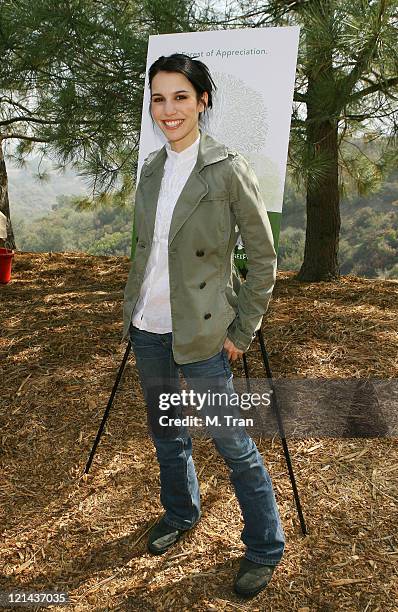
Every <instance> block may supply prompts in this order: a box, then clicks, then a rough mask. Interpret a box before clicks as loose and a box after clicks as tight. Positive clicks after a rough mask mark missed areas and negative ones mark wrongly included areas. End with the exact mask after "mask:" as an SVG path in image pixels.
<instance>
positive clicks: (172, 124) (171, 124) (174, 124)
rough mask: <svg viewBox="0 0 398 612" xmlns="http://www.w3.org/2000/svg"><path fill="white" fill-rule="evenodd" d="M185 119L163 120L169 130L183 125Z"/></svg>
mask: <svg viewBox="0 0 398 612" xmlns="http://www.w3.org/2000/svg"><path fill="white" fill-rule="evenodd" d="M183 121H184V119H169V120H163V121H162V123H163V125H164V126H165V127H166V128H167V129H168V130H176V129H177V128H179V127H180V125H182V123H183Z"/></svg>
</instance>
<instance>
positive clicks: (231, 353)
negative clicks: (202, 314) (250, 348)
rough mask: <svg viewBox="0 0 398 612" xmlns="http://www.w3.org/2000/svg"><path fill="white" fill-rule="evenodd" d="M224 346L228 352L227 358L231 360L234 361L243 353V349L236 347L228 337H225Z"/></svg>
mask: <svg viewBox="0 0 398 612" xmlns="http://www.w3.org/2000/svg"><path fill="white" fill-rule="evenodd" d="M224 348H225V350H226V351H227V353H228V359H229V360H231V359H232V361H236V359H238V357H242V355H243V353H244V351H241V350H240V349H238V348H237V347H236V346H235V344H234V343H233V342H232V341H231V340H230V339H229V338H226V339H225V342H224Z"/></svg>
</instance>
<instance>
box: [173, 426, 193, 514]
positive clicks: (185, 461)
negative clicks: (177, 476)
mask: <svg viewBox="0 0 398 612" xmlns="http://www.w3.org/2000/svg"><path fill="white" fill-rule="evenodd" d="M177 440H179V441H180V442H181V444H182V452H183V454H184V469H185V482H186V487H187V492H188V498H189V504H190V510H191V516H192V515H193V510H194V508H193V503H192V495H191V493H190V491H189V478H188V458H187V453H186V450H185V445H184V440H183V438H177Z"/></svg>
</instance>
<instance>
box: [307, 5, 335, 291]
mask: <svg viewBox="0 0 398 612" xmlns="http://www.w3.org/2000/svg"><path fill="white" fill-rule="evenodd" d="M312 6H313V10H314V11H315V13H317V14H318V18H319V19H321V20H322V21H324V22H325V23H327V22H328V21H330V22H333V20H334V2H333V1H332V0H322V1H320V0H316V1H314V2H313V5H312ZM307 38H308V44H309V48H310V49H311V51H310V52H309V53H310V54H309V56H308V68H307V77H308V86H307V120H306V141H307V147H308V152H309V157H310V159H312V160H313V161H314V167H315V169H317V168H319V169H320V168H322V177H319V178H318V179H317V181H315V180H314V179H313V178H312V177H310V176H308V180H307V228H306V236H305V249H304V261H303V264H302V266H301V268H300V271H299V273H298V274H297V276H296V278H297V279H298V280H301V281H314V282H317V281H330V280H334V279H336V278H339V276H340V270H339V265H338V261H337V253H338V248H339V233H340V196H339V182H338V181H339V179H338V172H339V166H338V122H337V119H335V117H338V116H339V114H340V112H339V107H338V100H339V95H338V93H339V92H338V89H337V88H338V83H337V82H336V80H335V77H334V71H333V49H332V46H331V45H326V46H325V45H320V44H319V41H318V40H317V33H316V30H315V29H311V28H310V29H309V30H308V33H307ZM316 49H319V53H316V52H315V50H316Z"/></svg>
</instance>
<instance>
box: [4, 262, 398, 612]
mask: <svg viewBox="0 0 398 612" xmlns="http://www.w3.org/2000/svg"><path fill="white" fill-rule="evenodd" d="M128 268H129V259H128V258H127V257H92V256H88V255H85V254H80V253H52V254H51V253H50V254H47V253H21V252H16V255H15V258H14V263H13V272H12V280H11V281H10V283H9V284H8V285H3V286H1V287H0V302H1V313H2V315H1V316H2V330H1V337H0V350H1V368H2V384H1V391H0V395H1V405H0V425H1V427H0V438H1V472H0V496H1V504H0V513H1V514H0V526H1V527H0V529H1V532H0V534H1V536H0V559H1V566H0V591H11V590H14V591H18V590H33V591H42V590H43V589H45V590H58V591H68V593H69V604H68V605H67V606H65V607H64V608H65V609H67V610H76V611H81V610H90V611H91V610H143V611H152V610H153V611H156V612H160V611H163V610H167V611H177V612H183V611H184V610H187V611H188V610H200V611H202V610H203V611H205V610H217V611H218V610H228V611H235V610H252V611H253V612H255V611H257V610H258V611H267V612H271V611H275V612H276V611H277V612H286V610H295V611H298V612H312V611H315V610H320V611H322V612H332V611H334V610H343V611H347V612H348V611H349V612H353V611H356V610H358V611H361V612H377V611H379V610H380V611H383V612H384V611H387V610H388V611H390V610H398V606H397V601H398V520H397V518H398V513H397V509H398V508H397V506H398V486H397V482H398V479H397V476H398V453H397V450H398V449H397V438H396V437H370V438H365V437H352V438H350V437H343V438H336V437H334V438H332V437H321V438H313V437H312V438H302V437H296V438H292V439H288V445H289V450H290V455H291V459H292V464H293V469H294V472H295V476H296V481H297V486H298V490H299V495H300V500H301V504H302V507H303V511H304V516H305V521H306V524H307V529H308V535H306V536H303V535H302V533H301V530H300V524H299V521H298V516H297V511H296V508H295V505H294V499H293V495H292V488H291V483H290V480H289V476H288V471H287V466H286V461H285V457H284V454H283V449H282V445H281V440H280V438H278V436H274V437H272V438H267V437H265V436H264V437H261V436H260V437H257V438H255V439H256V442H257V445H258V448H259V450H260V452H261V453H262V455H263V457H264V461H265V464H266V466H267V468H268V471H269V473H270V475H271V478H272V482H273V486H274V490H275V494H276V497H277V503H278V508H279V511H280V514H281V518H282V522H283V526H284V530H285V534H286V549H285V554H284V557H283V559H282V561H281V563H280V564H279V566H278V567H277V569H276V571H275V572H274V575H273V578H272V580H271V582H270V584H269V586H268V587H267V589H266V590H265V591H263V592H262V593H260V594H259V595H258V596H257V597H255V598H254V599H252V600H249V601H246V600H242V599H240V598H239V597H237V596H236V595H235V594H234V593H233V591H232V589H231V584H232V581H233V578H234V575H235V573H236V571H237V569H238V567H239V559H240V557H241V555H242V553H243V551H244V546H243V544H242V542H241V540H240V532H241V529H242V520H241V515H240V511H239V507H238V504H237V501H236V498H235V496H234V493H233V489H232V487H231V484H230V481H229V475H228V470H227V468H226V466H225V465H224V463H223V461H222V459H221V458H220V457H219V456H218V455H217V453H216V452H215V450H214V447H213V445H212V442H211V441H210V440H208V439H194V458H195V465H196V468H197V472H198V474H199V476H200V482H201V494H202V509H203V516H202V520H201V521H200V523H199V524H198V525H197V526H196V527H195V529H194V530H193V531H192V532H190V533H189V534H187V536H186V537H184V538H182V539H181V540H180V541H179V542H178V544H177V545H176V546H175V547H174V548H173V549H171V550H170V551H169V552H168V553H166V554H165V555H163V556H160V557H154V556H152V555H150V554H149V553H148V552H147V551H146V534H147V532H148V530H149V529H150V528H151V526H152V525H153V524H154V522H155V521H156V520H157V519H158V517H159V516H160V515H161V514H162V507H161V505H160V501H159V482H158V464H157V460H156V455H155V451H154V448H153V446H152V443H151V441H150V439H149V438H148V436H147V429H146V418H145V404H144V400H143V397H142V392H141V388H140V385H139V380H138V376H137V372H136V369H135V363H134V355H133V354H131V355H130V358H129V361H128V363H127V365H126V369H125V372H124V375H123V378H122V381H121V383H120V386H119V389H118V392H117V395H116V398H115V401H114V405H113V407H112V411H111V414H110V417H109V419H108V422H107V425H106V428H105V432H104V434H103V437H102V439H101V442H100V445H99V447H98V450H97V453H96V455H95V458H94V462H93V464H92V466H91V469H90V472H89V474H88V475H83V470H84V466H85V463H86V461H87V458H88V455H89V452H90V449H91V446H92V443H93V441H94V438H95V435H96V432H97V429H98V427H99V424H100V421H101V418H102V415H103V413H104V410H105V407H106V405H107V402H108V398H109V395H110V392H111V390H112V386H113V384H114V381H115V378H116V375H117V371H118V369H119V366H120V363H121V361H122V358H123V355H124V352H125V349H126V343H125V342H121V335H122V300H123V290H124V286H125V282H126V279H127V273H128ZM397 297H398V283H397V282H396V281H383V280H370V279H363V278H358V277H355V276H352V275H349V276H344V277H342V278H341V279H340V280H338V281H335V282H333V283H326V282H321V283H317V284H311V283H299V282H297V281H295V280H294V274H293V273H291V272H279V273H278V278H277V283H276V287H275V290H274V294H273V298H272V301H271V305H270V308H269V311H268V313H267V316H266V317H265V318H264V322H263V328H262V329H263V334H264V338H265V340H266V345H267V350H268V353H269V359H270V364H271V368H272V372H273V375H274V376H275V377H276V378H281V379H283V378H289V377H296V378H301V379H306V378H308V379H312V378H326V379H335V378H341V379H344V378H358V379H372V378H374V379H397V378H398V360H397V354H398V353H397V328H398V325H397V320H398V317H397V310H398V300H397ZM247 356H248V362H249V363H250V373H251V376H253V377H264V372H263V366H262V360H261V353H260V351H259V347H258V345H257V343H256V342H253V344H252V346H251V347H250V350H249V351H248V353H247ZM233 370H234V374H235V376H236V377H240V376H242V375H243V374H242V364H241V363H238V362H235V363H234V364H233ZM25 609H26V608H25ZM31 609H39V608H38V607H36V608H34V607H33V606H32V608H31Z"/></svg>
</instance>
